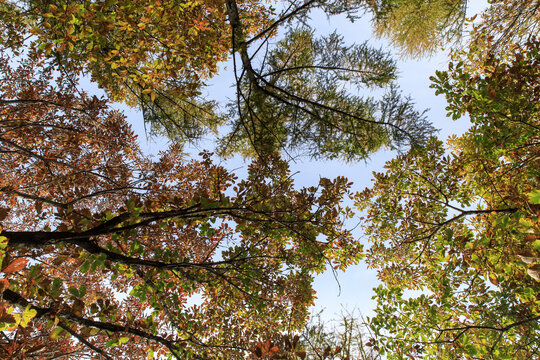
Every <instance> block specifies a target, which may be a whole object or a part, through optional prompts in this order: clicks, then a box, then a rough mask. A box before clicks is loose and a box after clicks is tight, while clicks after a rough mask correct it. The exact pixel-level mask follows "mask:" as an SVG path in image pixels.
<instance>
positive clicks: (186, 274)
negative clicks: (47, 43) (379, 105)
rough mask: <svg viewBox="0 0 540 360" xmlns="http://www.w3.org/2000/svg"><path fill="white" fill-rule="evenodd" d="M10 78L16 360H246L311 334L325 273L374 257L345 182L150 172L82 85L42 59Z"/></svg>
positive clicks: (10, 317) (6, 259)
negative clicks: (292, 335)
mask: <svg viewBox="0 0 540 360" xmlns="http://www.w3.org/2000/svg"><path fill="white" fill-rule="evenodd" d="M0 72H1V73H2V78H3V79H5V81H3V82H2V84H1V89H0V91H1V96H0V99H1V100H0V116H1V117H0V121H1V123H0V168H1V169H2V174H3V176H2V179H0V192H1V194H2V196H1V197H0V209H1V211H0V215H1V216H0V217H1V224H2V232H1V236H2V247H3V250H2V256H3V268H2V269H3V270H2V276H3V279H2V281H1V282H0V286H2V300H1V302H0V306H1V310H0V311H1V320H2V327H3V330H4V332H3V336H4V337H3V339H2V347H1V350H0V351H2V352H3V353H2V356H3V357H6V358H8V357H11V358H29V357H30V356H37V357H40V356H49V357H61V356H64V357H68V358H72V359H76V358H85V357H87V356H93V357H102V358H105V359H112V358H115V359H116V358H118V359H120V358H126V359H127V358H129V359H137V358H146V357H148V356H149V357H150V358H152V356H157V357H160V356H164V355H167V354H168V356H170V357H174V358H179V359H180V358H181V359H188V358H212V357H221V356H226V357H227V358H244V357H246V356H248V355H249V354H250V353H251V352H252V351H253V349H254V347H255V344H256V343H257V342H258V341H260V339H261V338H262V339H269V338H272V337H275V336H277V335H276V334H279V333H280V332H292V331H294V330H295V329H299V328H301V327H302V325H303V323H304V320H305V318H306V316H307V311H308V307H309V305H310V304H311V303H312V301H313V291H312V288H311V282H312V276H313V273H317V272H321V271H323V270H324V269H325V267H326V265H331V266H333V267H336V268H344V267H346V266H348V265H350V264H353V263H355V262H357V261H358V259H359V257H360V256H361V246H360V245H359V244H358V243H357V242H356V241H355V240H354V239H353V237H352V236H351V234H350V233H349V232H348V231H347V230H345V229H344V228H343V220H344V219H345V218H347V217H349V216H350V213H349V212H348V210H347V209H343V208H341V205H340V204H341V201H342V199H343V197H344V196H346V195H347V193H348V187H349V186H350V184H349V183H348V182H347V181H346V179H344V178H342V177H339V178H337V179H335V180H333V181H331V180H328V179H321V180H320V182H319V184H318V186H315V187H310V188H303V189H296V188H295V186H294V183H293V180H292V178H291V174H290V173H289V170H288V166H287V163H286V162H284V161H282V160H280V159H279V158H277V157H276V156H273V157H270V156H267V157H264V158H261V159H259V160H258V161H255V162H254V163H253V164H252V165H251V166H250V167H249V175H248V177H247V178H246V179H245V180H242V181H239V180H237V179H236V177H235V176H234V174H232V173H230V172H228V171H226V170H225V169H224V168H223V167H221V166H218V165H215V164H213V162H212V161H211V159H210V156H209V155H208V154H204V155H203V158H202V160H200V161H195V160H193V161H186V160H185V159H183V156H182V154H181V151H180V149H179V148H174V147H173V148H171V149H170V150H168V151H166V152H163V153H161V154H160V157H159V159H157V160H152V159H149V158H147V157H145V156H143V155H142V154H141V152H140V150H139V148H138V146H137V142H136V138H135V136H134V135H133V132H132V130H131V128H130V126H129V125H128V124H127V123H126V122H125V119H124V117H123V115H122V114H120V113H119V112H116V111H112V110H109V109H108V103H107V102H106V101H105V100H103V99H98V98H96V97H89V96H87V95H86V94H85V93H84V92H82V91H81V90H80V89H78V88H77V87H76V84H77V79H76V78H74V77H70V76H68V75H66V74H65V73H60V72H58V71H57V68H55V67H54V66H52V65H51V64H50V63H46V62H45V61H44V60H39V59H36V58H31V59H28V60H27V61H22V62H21V63H20V64H19V66H18V67H16V68H13V67H12V66H11V63H10V61H9V60H6V59H4V60H2V62H1V63H0ZM58 74H62V75H58ZM17 325H18V326H17ZM44 345H46V349H45V347H44ZM42 354H46V355H42Z"/></svg>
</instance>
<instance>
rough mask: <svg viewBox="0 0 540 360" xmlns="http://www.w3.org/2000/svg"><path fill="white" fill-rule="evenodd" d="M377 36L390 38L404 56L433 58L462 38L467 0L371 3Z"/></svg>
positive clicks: (380, 0) (412, 0) (417, 0)
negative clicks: (446, 46)
mask: <svg viewBox="0 0 540 360" xmlns="http://www.w3.org/2000/svg"><path fill="white" fill-rule="evenodd" d="M366 3H367V7H368V8H369V10H370V12H372V13H373V24H374V28H375V34H376V35H378V36H381V37H387V38H388V39H389V40H390V42H391V43H392V45H394V46H396V47H397V48H398V49H400V51H401V54H402V55H404V56H409V57H422V56H426V55H431V54H433V53H434V52H436V51H437V50H439V49H440V48H441V47H442V46H444V45H446V44H447V43H452V42H455V41H456V40H458V39H459V38H460V37H461V33H462V31H463V27H464V24H465V12H466V9H467V0H427V1H426V0H399V1H396V0H375V1H367V2H366Z"/></svg>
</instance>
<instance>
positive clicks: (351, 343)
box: [300, 312, 381, 360]
mask: <svg viewBox="0 0 540 360" xmlns="http://www.w3.org/2000/svg"><path fill="white" fill-rule="evenodd" d="M371 335H372V334H370V329H369V328H368V327H367V326H366V322H365V319H364V318H363V317H362V316H357V315H356V314H355V313H354V312H351V313H342V314H341V315H340V316H339V318H338V319H336V320H334V321H332V323H328V322H324V321H323V320H322V319H321V313H318V314H315V315H313V316H312V317H311V319H310V322H309V323H308V324H307V325H306V328H305V329H304V331H303V333H302V337H301V338H300V339H301V342H302V344H303V345H304V346H305V350H306V357H307V358H308V359H332V360H348V359H357V360H380V359H381V356H380V355H379V354H378V353H377V352H376V351H375V350H373V349H372V348H370V347H369V345H370V343H371V341H372V340H371ZM368 336H369V338H367V337H368Z"/></svg>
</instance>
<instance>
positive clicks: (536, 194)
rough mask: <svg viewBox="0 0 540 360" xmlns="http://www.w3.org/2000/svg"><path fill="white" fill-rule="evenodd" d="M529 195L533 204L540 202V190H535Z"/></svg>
mask: <svg viewBox="0 0 540 360" xmlns="http://www.w3.org/2000/svg"><path fill="white" fill-rule="evenodd" d="M527 195H528V196H529V201H530V202H531V204H540V190H533V191H531V192H530V193H528V194H527Z"/></svg>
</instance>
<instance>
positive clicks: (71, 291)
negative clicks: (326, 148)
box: [68, 286, 80, 298]
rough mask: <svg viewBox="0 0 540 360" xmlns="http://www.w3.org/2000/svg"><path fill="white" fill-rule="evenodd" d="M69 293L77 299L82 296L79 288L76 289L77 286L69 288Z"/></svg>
mask: <svg viewBox="0 0 540 360" xmlns="http://www.w3.org/2000/svg"><path fill="white" fill-rule="evenodd" d="M68 291H69V293H70V294H71V295H73V296H75V297H77V298H78V297H80V296H79V290H77V288H76V287H75V286H70V287H69V288H68Z"/></svg>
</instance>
